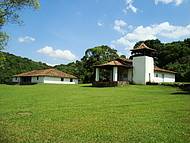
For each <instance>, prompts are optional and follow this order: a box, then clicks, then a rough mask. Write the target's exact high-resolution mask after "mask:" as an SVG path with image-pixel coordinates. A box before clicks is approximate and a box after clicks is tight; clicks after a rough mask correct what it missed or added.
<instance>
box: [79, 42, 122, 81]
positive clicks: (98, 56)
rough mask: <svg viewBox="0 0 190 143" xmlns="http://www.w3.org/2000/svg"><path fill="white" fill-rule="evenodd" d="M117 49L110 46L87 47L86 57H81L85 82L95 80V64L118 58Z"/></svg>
mask: <svg viewBox="0 0 190 143" xmlns="http://www.w3.org/2000/svg"><path fill="white" fill-rule="evenodd" d="M118 57H119V55H118V54H117V50H115V49H112V48H110V47H108V46H104V45H102V46H98V47H94V48H90V49H87V50H86V52H85V55H84V57H83V58H82V59H81V62H82V65H83V71H84V77H83V79H82V80H83V81H84V82H92V81H94V78H95V76H94V67H93V66H95V65H98V64H102V63H105V62H107V61H111V60H114V59H116V58H118Z"/></svg>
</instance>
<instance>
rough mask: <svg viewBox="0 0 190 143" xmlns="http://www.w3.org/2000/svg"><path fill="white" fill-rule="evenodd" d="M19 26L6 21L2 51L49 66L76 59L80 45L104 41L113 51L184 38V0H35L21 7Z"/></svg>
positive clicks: (187, 22)
mask: <svg viewBox="0 0 190 143" xmlns="http://www.w3.org/2000/svg"><path fill="white" fill-rule="evenodd" d="M21 19H22V20H23V21H24V24H23V25H21V26H19V25H14V24H8V25H6V26H5V27H4V28H3V30H5V31H7V33H8V34H9V35H10V40H9V44H8V48H7V49H6V51H8V52H10V53H13V54H16V55H19V56H23V57H27V58H30V59H33V60H35V61H42V62H45V63H48V64H50V65H55V64H66V63H68V62H71V61H75V60H76V59H80V58H81V57H82V56H83V55H84V52H85V50H86V49H88V48H92V47H95V46H98V45H108V46H111V47H112V48H115V49H117V50H118V53H119V54H125V55H127V56H129V55H130V52H129V50H130V49H131V48H132V47H133V45H134V44H135V43H136V42H137V41H140V40H147V39H156V38H158V39H160V40H161V41H162V42H171V41H177V40H183V39H185V38H187V37H190V0H56V1H55V0H41V8H40V9H39V10H37V11H34V10H32V9H25V10H23V11H21Z"/></svg>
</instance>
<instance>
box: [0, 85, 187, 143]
mask: <svg viewBox="0 0 190 143" xmlns="http://www.w3.org/2000/svg"><path fill="white" fill-rule="evenodd" d="M176 93H177V94H176ZM4 142H13V143H17V142H19V143H20V142H25V143H26V142H33V143H38V142H58V143H60V142H63V143H67V142H69V143H75V142H76V143H80V142H84V143H86V142H88V143H94V142H125V143H126V142H130V143H133V142H144V143H153V142H158V143H160V142H170V143H175V142H177V143H178V142H181V143H190V95H188V94H183V93H180V91H178V90H177V89H176V88H172V87H164V86H142V85H141V86H140V85H129V86H126V87H115V88H93V87H88V86H85V85H43V84H41V85H32V86H18V85H16V86H11V85H0V143H4Z"/></svg>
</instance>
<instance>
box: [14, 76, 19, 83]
mask: <svg viewBox="0 0 190 143" xmlns="http://www.w3.org/2000/svg"><path fill="white" fill-rule="evenodd" d="M12 81H13V82H20V77H13V78H12Z"/></svg>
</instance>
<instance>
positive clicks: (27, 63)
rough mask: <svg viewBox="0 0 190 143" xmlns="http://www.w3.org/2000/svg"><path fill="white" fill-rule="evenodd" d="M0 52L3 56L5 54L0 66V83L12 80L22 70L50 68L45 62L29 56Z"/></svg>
mask: <svg viewBox="0 0 190 143" xmlns="http://www.w3.org/2000/svg"><path fill="white" fill-rule="evenodd" d="M0 54H1V57H2V55H3V60H2V58H1V66H0V83H7V82H10V81H11V79H12V76H13V75H15V74H18V73H21V72H27V71H31V70H37V69H45V68H49V66H48V65H46V64H45V63H42V62H35V61H32V60H31V59H28V58H23V57H20V56H15V55H13V54H10V53H5V52H0Z"/></svg>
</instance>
